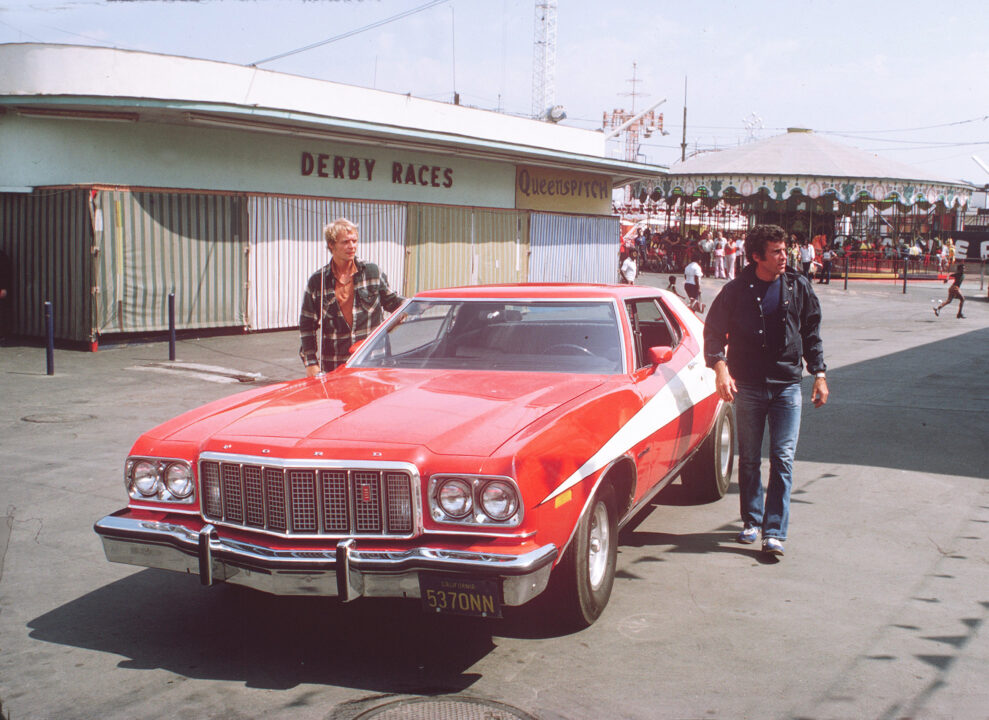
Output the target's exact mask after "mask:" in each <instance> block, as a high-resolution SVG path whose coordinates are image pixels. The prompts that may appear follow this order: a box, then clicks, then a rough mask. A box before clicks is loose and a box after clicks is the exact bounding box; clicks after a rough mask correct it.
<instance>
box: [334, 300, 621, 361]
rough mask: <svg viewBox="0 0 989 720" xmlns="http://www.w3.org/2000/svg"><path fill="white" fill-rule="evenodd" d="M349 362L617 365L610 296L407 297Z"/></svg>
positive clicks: (617, 336) (616, 333)
mask: <svg viewBox="0 0 989 720" xmlns="http://www.w3.org/2000/svg"><path fill="white" fill-rule="evenodd" d="M349 366H350V367H362V368H371V367H375V368H385V367H387V368H431V369H446V370H450V369H458V370H510V371H517V372H558V373H560V372H562V373H591V374H615V373H621V372H623V365H622V341H621V333H620V331H619V328H618V319H617V316H616V314H615V305H614V303H612V302H611V301H605V300H602V301H592V302H574V301H569V302H568V301H552V302H550V301H546V302H542V301H514V300H498V301H495V300H459V301H446V300H444V301H439V300H414V301H413V302H411V303H410V304H409V305H408V306H406V308H405V309H404V312H401V313H398V314H396V315H394V316H392V317H391V318H390V319H389V321H388V325H387V327H386V329H385V331H384V332H381V333H378V334H377V335H376V336H375V337H374V338H372V339H370V340H368V341H367V342H366V343H365V344H364V345H363V346H362V347H361V348H360V349H359V350H358V352H357V353H356V354H355V355H354V357H353V358H352V360H351V362H350V363H349Z"/></svg>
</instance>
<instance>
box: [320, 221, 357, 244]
mask: <svg viewBox="0 0 989 720" xmlns="http://www.w3.org/2000/svg"><path fill="white" fill-rule="evenodd" d="M350 231H353V232H357V225H356V224H355V223H352V222H350V220H348V219H347V218H344V217H341V218H337V219H336V220H334V221H333V222H331V223H330V224H329V225H327V226H325V227H324V228H323V238H324V239H325V240H326V247H333V246H334V245H335V244H336V241H337V238H338V237H340V236H341V235H343V234H344V233H349V232H350Z"/></svg>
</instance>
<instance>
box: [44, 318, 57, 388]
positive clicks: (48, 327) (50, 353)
mask: <svg viewBox="0 0 989 720" xmlns="http://www.w3.org/2000/svg"><path fill="white" fill-rule="evenodd" d="M45 336H46V337H47V338H48V348H47V353H46V359H47V361H48V374H49V375H54V374H55V323H54V322H53V321H52V304H51V302H50V301H48V300H45Z"/></svg>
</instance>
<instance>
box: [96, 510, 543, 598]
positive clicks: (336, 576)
mask: <svg viewBox="0 0 989 720" xmlns="http://www.w3.org/2000/svg"><path fill="white" fill-rule="evenodd" d="M123 513H126V510H121V511H120V512H118V513H115V514H113V515H107V516H106V517H105V518H103V519H102V520H99V521H97V522H96V524H95V525H94V526H93V529H94V530H95V531H96V533H97V534H98V535H99V536H100V538H101V539H102V540H103V551H104V552H105V553H106V558H107V560H109V561H110V562H119V563H126V564H128V565H140V566H142V567H152V568H160V569H162V570H175V571H177V572H184V573H189V574H193V575H199V578H200V580H201V581H202V583H203V585H212V584H214V583H217V582H229V583H234V584H237V585H245V586H247V587H251V588H254V589H256V590H261V591H263V592H268V593H272V594H273V595H323V596H329V597H340V598H341V599H343V600H353V599H355V598H358V597H408V598H418V597H419V574H420V573H422V572H441V573H460V574H463V575H466V576H470V577H472V578H481V579H497V580H500V581H501V586H502V594H503V598H502V601H503V602H504V604H505V605H522V604H524V603H526V602H528V601H529V600H531V599H532V598H534V597H536V595H538V594H539V593H541V592H542V591H543V590H545V589H546V584H547V583H548V582H549V574H550V570H551V569H552V567H553V561H554V560H555V559H556V555H557V548H556V546H555V545H553V544H549V545H544V546H543V547H540V548H537V549H535V550H532V551H530V552H528V553H525V554H523V555H501V554H494V553H478V552H467V551H463V550H445V549H441V548H428V547H417V548H412V549H409V550H404V551H401V552H382V551H378V550H361V549H359V548H358V547H357V541H356V540H354V539H353V538H351V539H347V540H342V541H340V542H339V543H338V544H337V546H336V548H335V549H333V550H307V551H286V550H274V549H271V548H267V547H263V546H259V545H253V544H249V543H245V542H240V541H238V540H232V539H226V538H221V537H220V535H219V531H218V530H217V528H215V527H214V526H212V525H206V526H204V527H203V529H202V530H200V531H199V532H193V531H192V530H189V529H188V528H186V527H184V526H182V525H176V524H173V523H167V522H155V521H149V520H136V519H134V518H130V517H125V516H123Z"/></svg>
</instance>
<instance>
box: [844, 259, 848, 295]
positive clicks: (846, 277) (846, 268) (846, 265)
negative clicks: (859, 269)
mask: <svg viewBox="0 0 989 720" xmlns="http://www.w3.org/2000/svg"><path fill="white" fill-rule="evenodd" d="M844 289H845V290H847V289H848V253H845V288H844Z"/></svg>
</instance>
